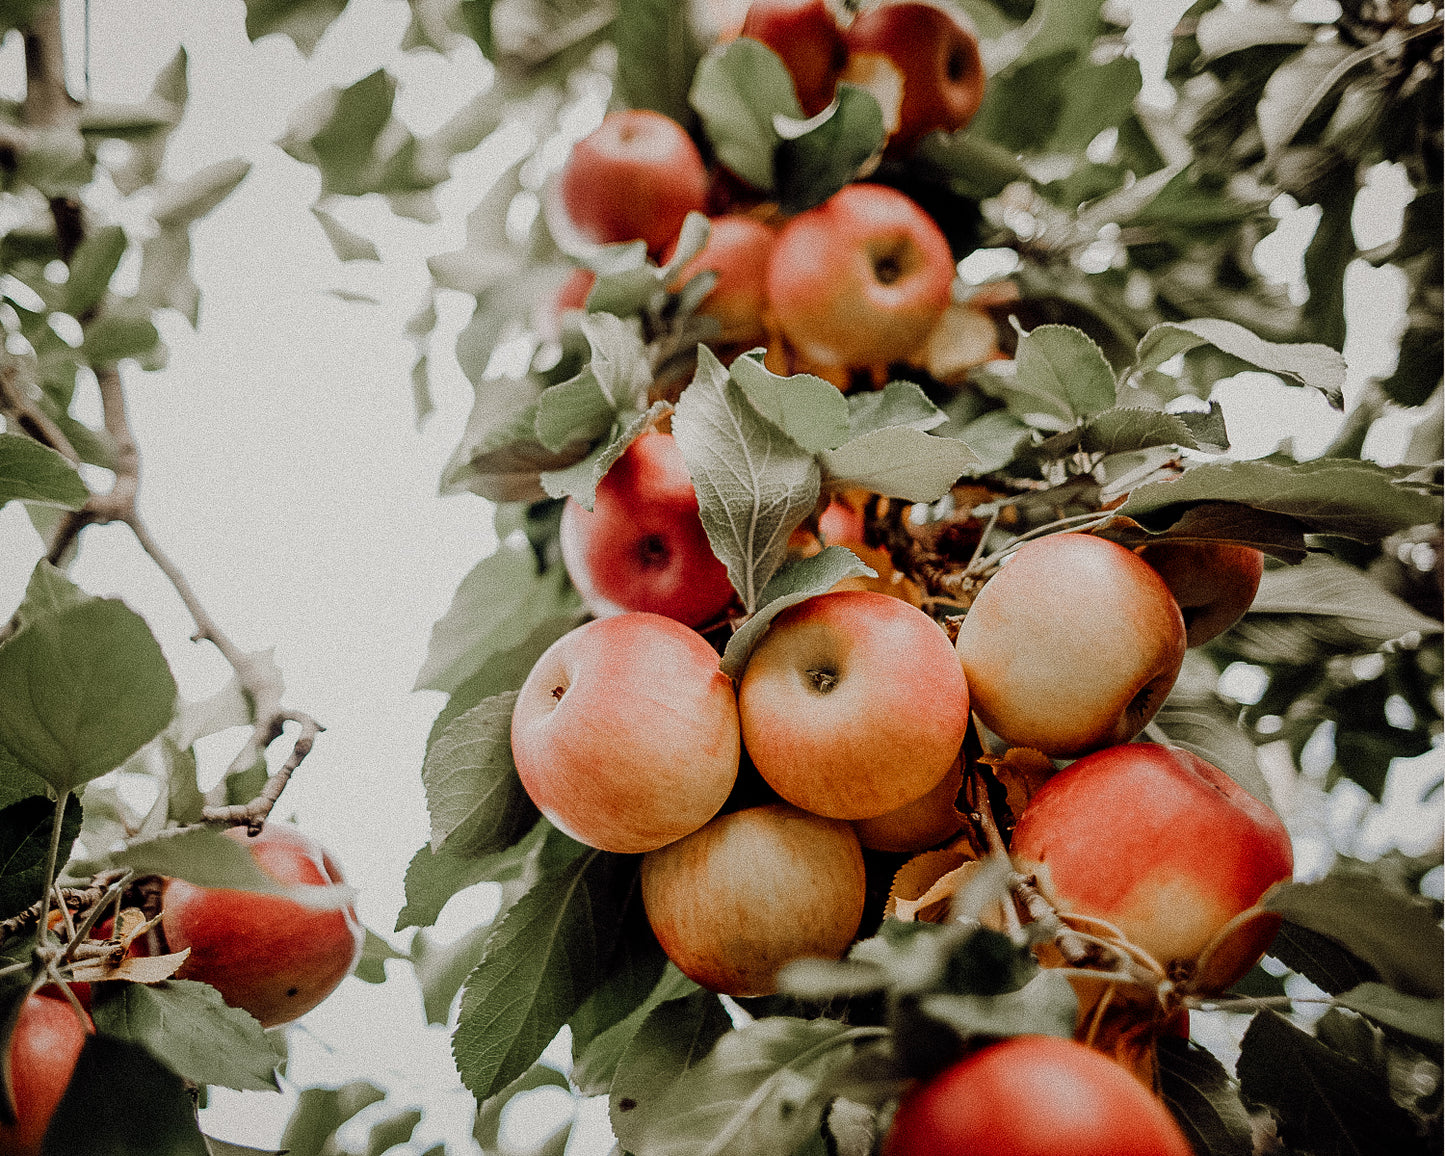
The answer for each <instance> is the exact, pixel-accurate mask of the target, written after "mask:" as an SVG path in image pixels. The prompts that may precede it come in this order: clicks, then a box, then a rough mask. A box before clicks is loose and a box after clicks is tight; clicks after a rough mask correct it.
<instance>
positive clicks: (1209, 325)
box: [1132, 317, 1345, 409]
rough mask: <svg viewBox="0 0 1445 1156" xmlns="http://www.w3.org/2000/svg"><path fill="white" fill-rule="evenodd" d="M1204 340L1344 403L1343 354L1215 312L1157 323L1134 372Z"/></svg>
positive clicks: (1142, 346) (1144, 339) (1141, 349)
mask: <svg viewBox="0 0 1445 1156" xmlns="http://www.w3.org/2000/svg"><path fill="white" fill-rule="evenodd" d="M1201 345H1212V346H1213V347H1214V348H1215V349H1219V350H1223V351H1224V352H1225V353H1227V354H1229V355H1230V356H1231V357H1237V358H1239V359H1240V360H1241V361H1245V362H1248V363H1249V364H1250V365H1253V366H1256V367H1257V368H1259V369H1263V370H1265V371H1266V372H1268V373H1273V374H1276V375H1278V376H1279V377H1281V378H1283V379H1284V380H1285V381H1287V382H1291V383H1293V384H1295V385H1307V386H1310V387H1312V388H1314V389H1317V390H1319V391H1320V392H1321V393H1322V394H1324V395H1325V397H1326V398H1327V399H1328V400H1329V403H1330V404H1331V405H1332V406H1334V407H1335V408H1336V409H1339V408H1340V407H1341V406H1342V405H1343V400H1342V398H1343V394H1342V391H1343V389H1344V385H1345V359H1344V357H1343V356H1341V355H1340V354H1339V353H1337V352H1336V351H1335V350H1333V349H1331V348H1330V347H1329V346H1328V345H1317V344H1313V343H1311V342H1300V343H1296V344H1287V343H1280V342H1274V341H1266V340H1264V338H1262V337H1260V336H1258V335H1257V334H1255V333H1252V332H1251V331H1250V330H1248V329H1246V328H1245V327H1244V326H1243V325H1236V324H1235V323H1234V322H1233V321H1221V320H1220V319H1218V318H1215V317H1200V318H1197V319H1195V320H1193V321H1170V322H1165V323H1164V324H1162V325H1156V326H1154V327H1153V328H1152V329H1150V330H1149V332H1148V333H1146V334H1144V336H1143V337H1142V338H1141V339H1140V341H1139V348H1138V350H1137V351H1136V353H1135V365H1134V369H1133V371H1132V372H1133V373H1139V372H1146V371H1148V370H1151V369H1158V368H1159V367H1160V366H1161V365H1163V364H1164V363H1165V362H1166V361H1168V360H1169V359H1170V358H1171V357H1174V356H1176V355H1178V354H1181V353H1188V352H1189V351H1190V350H1193V349H1198V348H1199V347H1200V346H1201Z"/></svg>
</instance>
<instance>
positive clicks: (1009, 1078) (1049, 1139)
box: [883, 1036, 1194, 1156]
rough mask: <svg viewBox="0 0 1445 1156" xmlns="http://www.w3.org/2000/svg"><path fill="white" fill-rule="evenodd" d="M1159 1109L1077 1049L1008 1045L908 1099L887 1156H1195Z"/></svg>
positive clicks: (1122, 1075) (1119, 1072)
mask: <svg viewBox="0 0 1445 1156" xmlns="http://www.w3.org/2000/svg"><path fill="white" fill-rule="evenodd" d="M1193 1152H1194V1149H1193V1148H1192V1147H1191V1146H1190V1144H1189V1141H1188V1140H1186V1139H1185V1137H1184V1133H1183V1132H1182V1131H1181V1130H1180V1128H1179V1125H1178V1124H1177V1123H1176V1122H1175V1120H1174V1117H1173V1116H1172V1115H1170V1113H1169V1109H1168V1108H1166V1107H1165V1106H1164V1104H1163V1102H1162V1101H1160V1100H1159V1099H1157V1098H1156V1097H1155V1096H1153V1095H1151V1094H1150V1093H1149V1092H1148V1091H1147V1090H1146V1089H1145V1088H1144V1087H1143V1086H1141V1085H1140V1084H1139V1083H1138V1081H1136V1080H1135V1079H1134V1078H1133V1077H1132V1076H1130V1075H1129V1073H1128V1072H1126V1071H1125V1070H1124V1069H1123V1068H1121V1067H1118V1066H1117V1065H1116V1064H1114V1063H1112V1062H1111V1061H1110V1060H1108V1059H1106V1058H1105V1057H1103V1056H1101V1055H1099V1054H1098V1053H1097V1052H1094V1051H1091V1050H1090V1049H1089V1048H1087V1047H1085V1046H1084V1045H1083V1044H1078V1043H1075V1042H1074V1041H1073V1040H1062V1039H1058V1038H1056V1037H1054V1036H1013V1037H1011V1038H1009V1039H1005V1040H1000V1041H999V1042H998V1043H995V1044H990V1045H988V1046H987V1047H985V1048H982V1049H980V1050H979V1051H976V1052H973V1053H972V1054H971V1055H968V1056H966V1057H965V1058H963V1059H962V1060H960V1061H958V1063H956V1064H954V1065H953V1066H952V1067H950V1068H946V1069H944V1070H943V1071H942V1072H941V1073H939V1074H938V1075H937V1076H934V1077H933V1078H932V1079H930V1080H927V1081H925V1082H924V1083H922V1084H919V1085H918V1086H916V1087H915V1088H913V1089H912V1090H911V1091H909V1092H908V1093H907V1094H905V1095H904V1097H903V1100H902V1102H901V1103H900V1104H899V1105H898V1111H897V1113H896V1114H895V1115H894V1117H893V1124H892V1127H891V1128H890V1129H889V1132H888V1138H887V1140H886V1141H885V1142H884V1145H883V1156H1193Z"/></svg>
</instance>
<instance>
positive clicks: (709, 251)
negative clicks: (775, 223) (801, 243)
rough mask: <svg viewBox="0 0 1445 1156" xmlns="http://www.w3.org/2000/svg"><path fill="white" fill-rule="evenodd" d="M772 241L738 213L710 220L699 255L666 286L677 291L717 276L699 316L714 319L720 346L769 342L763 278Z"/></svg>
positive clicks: (765, 231) (758, 223) (763, 229)
mask: <svg viewBox="0 0 1445 1156" xmlns="http://www.w3.org/2000/svg"><path fill="white" fill-rule="evenodd" d="M775 235H776V234H775V233H774V231H773V230H772V229H770V228H769V227H768V226H767V225H765V224H763V222H761V221H759V220H757V219H756V218H755V217H749V216H746V215H744V214H741V213H726V214H724V215H723V216H720V217H714V218H712V231H711V232H710V233H708V238H707V244H706V245H704V246H703V250H702V252H701V253H699V254H698V255H697V256H696V257H694V258H693V259H692V260H691V261H689V262H688V263H687V264H686V265H684V266H683V267H682V269H681V270H679V271H678V274H677V277H676V278H675V279H674V281H673V283H672V284H671V285H669V286H668V288H670V289H673V290H676V289H680V288H682V286H683V285H685V284H686V283H687V282H688V281H690V280H692V278H694V277H696V276H697V275H698V274H699V273H703V272H709V271H710V272H713V273H716V274H717V284H716V285H714V286H713V287H712V290H711V292H709V293H708V295H707V296H706V297H704V298H703V299H702V303H701V304H700V305H699V306H698V312H699V313H700V314H702V315H703V316H706V317H715V318H716V319H717V321H718V324H719V325H721V326H722V332H721V333H720V334H719V336H718V341H719V342H721V343H723V344H727V345H749V346H751V345H761V344H763V342H764V341H765V340H766V339H767V328H766V327H765V326H764V324H763V311H764V309H766V308H767V291H766V287H765V285H764V273H765V271H766V269H767V264H768V253H769V252H770V251H771V249H772V247H773V238H774V236H775Z"/></svg>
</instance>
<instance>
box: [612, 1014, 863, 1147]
mask: <svg viewBox="0 0 1445 1156" xmlns="http://www.w3.org/2000/svg"><path fill="white" fill-rule="evenodd" d="M881 1031H882V1029H879V1028H849V1027H848V1026H846V1025H844V1024H841V1023H838V1022H837V1021H835V1020H830V1019H818V1020H799V1019H792V1018H789V1017H785V1016H770V1017H769V1018H767V1019H761V1020H756V1021H754V1022H753V1023H751V1024H749V1025H747V1027H744V1028H741V1029H740V1030H738V1031H734V1032H730V1033H728V1034H727V1035H724V1036H723V1037H721V1038H720V1039H719V1040H718V1042H717V1045H716V1046H715V1047H714V1048H713V1050H712V1051H711V1052H710V1053H708V1055H707V1056H706V1057H704V1058H703V1059H702V1060H701V1061H700V1062H698V1063H697V1064H694V1065H693V1066H692V1067H690V1068H688V1069H687V1070H686V1071H685V1072H684V1073H683V1074H682V1075H680V1076H679V1077H678V1078H677V1079H676V1080H674V1081H673V1082H672V1084H671V1085H670V1086H669V1087H668V1088H667V1090H666V1091H665V1092H664V1093H663V1094H662V1096H661V1097H660V1098H659V1099H658V1100H657V1101H656V1103H655V1106H654V1107H653V1108H652V1110H650V1111H649V1112H648V1113H647V1116H646V1118H645V1120H644V1121H643V1122H642V1124H641V1125H640V1126H639V1127H638V1128H637V1131H636V1133H635V1134H632V1135H631V1138H630V1139H629V1140H628V1142H627V1143H628V1147H629V1149H630V1150H631V1151H633V1152H635V1153H636V1156H673V1154H676V1156H792V1153H793V1152H794V1150H795V1149H796V1148H797V1147H798V1145H800V1144H801V1143H802V1142H803V1141H804V1140H805V1139H807V1137H808V1136H809V1135H810V1134H812V1133H814V1132H816V1131H817V1130H818V1128H819V1126H820V1125H821V1123H822V1118H823V1109H824V1108H825V1107H826V1106H827V1103H828V1101H829V1100H831V1099H832V1091H831V1089H830V1087H829V1084H828V1079H829V1077H830V1076H832V1075H834V1074H835V1073H837V1072H838V1071H839V1070H840V1069H841V1068H842V1067H843V1065H845V1064H846V1063H847V1062H848V1060H849V1059H850V1058H851V1057H852V1055H853V1050H854V1044H855V1042H856V1041H858V1040H861V1039H867V1038H869V1037H871V1036H874V1035H877V1034H878V1033H879V1032H881ZM700 1137H701V1138H705V1139H704V1141H703V1143H701V1144H699V1138H700Z"/></svg>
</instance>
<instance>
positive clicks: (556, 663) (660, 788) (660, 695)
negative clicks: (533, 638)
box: [512, 613, 741, 854]
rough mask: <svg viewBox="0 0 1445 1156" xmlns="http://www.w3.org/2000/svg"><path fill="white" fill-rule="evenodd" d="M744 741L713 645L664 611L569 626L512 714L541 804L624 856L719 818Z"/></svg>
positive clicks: (521, 758) (586, 839) (523, 762)
mask: <svg viewBox="0 0 1445 1156" xmlns="http://www.w3.org/2000/svg"><path fill="white" fill-rule="evenodd" d="M740 745H741V744H740V742H739V738H738V708H737V700H736V698H735V696H734V694H733V684H732V681H731V680H730V679H729V678H728V677H727V675H725V674H723V672H722V670H721V669H720V668H719V665H718V656H717V652H716V651H714V650H713V649H712V647H710V646H709V645H708V644H707V642H706V641H705V640H704V639H703V637H702V635H700V634H698V633H697V632H696V631H695V630H690V629H689V628H688V627H686V626H683V625H682V624H681V623H680V622H677V621H675V620H674V619H671V618H665V617H663V616H662V615H660V614H646V613H631V614H620V615H618V616H616V617H614V618H598V619H594V620H593V621H591V622H587V623H584V624H583V625H581V626H579V627H577V629H575V630H572V631H570V632H568V633H567V634H564V635H563V636H562V637H561V638H559V639H558V640H557V641H556V642H554V643H553V644H552V645H551V646H550V647H548V648H547V650H546V651H544V652H543V654H542V657H541V658H539V659H538V660H537V664H536V665H535V666H534V667H533V668H532V672H531V674H529V675H528V676H527V681H526V682H525V683H523V685H522V689H521V691H520V693H519V694H518V696H517V705H516V707H515V709H514V710H513V713H512V755H513V758H514V759H515V760H516V763H517V773H518V774H519V775H520V776H521V779H522V785H523V786H524V787H525V788H526V789H527V794H529V795H530V796H531V797H532V801H533V802H534V803H536V804H537V807H538V809H540V810H541V812H542V814H544V815H546V816H547V818H548V819H549V820H551V822H552V823H553V824H555V825H556V826H557V827H559V828H561V829H562V830H563V831H565V832H566V833H567V834H568V835H570V836H572V838H574V839H577V840H579V841H580V842H583V843H586V844H587V845H588V846H589V847H597V848H599V849H601V850H603V851H619V852H622V853H624V854H634V853H638V852H642V851H651V850H653V849H654V848H656V847H661V846H663V845H664V844H666V843H671V842H672V841H673V840H675V839H681V838H682V837H683V836H684V835H687V834H690V833H691V832H693V831H696V830H697V829H698V828H699V827H701V826H702V825H703V824H704V823H706V822H707V821H708V820H709V819H711V818H712V817H713V816H714V815H716V814H717V813H718V810H719V809H720V808H721V807H722V805H723V803H724V802H725V801H726V800H727V797H728V793H729V792H730V791H731V790H732V786H733V782H734V781H735V780H736V778H737V773H738V758H739V754H740Z"/></svg>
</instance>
